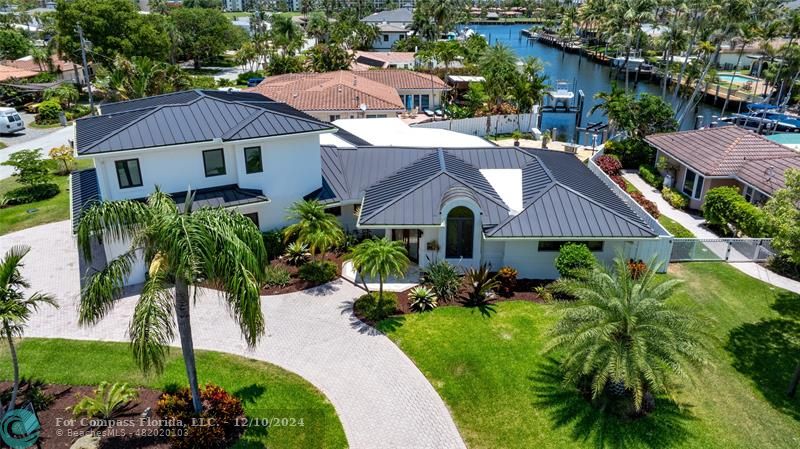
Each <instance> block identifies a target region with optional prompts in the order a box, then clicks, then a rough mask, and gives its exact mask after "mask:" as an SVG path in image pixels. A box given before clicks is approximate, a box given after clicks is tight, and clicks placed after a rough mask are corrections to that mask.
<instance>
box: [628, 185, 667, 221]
mask: <svg viewBox="0 0 800 449" xmlns="http://www.w3.org/2000/svg"><path fill="white" fill-rule="evenodd" d="M630 195H631V198H633V199H634V201H636V202H637V203H639V205H640V206H642V207H643V208H644V210H645V211H647V213H648V214H650V215H652V216H653V218H658V217H660V216H661V212H659V211H658V206H656V203H654V202H652V201H650V200H648V199H647V198H645V197H644V195H642V192H638V191H637V192H631V193H630Z"/></svg>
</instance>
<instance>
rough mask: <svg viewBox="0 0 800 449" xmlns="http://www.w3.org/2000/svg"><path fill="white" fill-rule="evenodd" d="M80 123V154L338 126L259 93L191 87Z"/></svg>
mask: <svg viewBox="0 0 800 449" xmlns="http://www.w3.org/2000/svg"><path fill="white" fill-rule="evenodd" d="M101 111H103V114H102V115H100V116H95V117H87V118H83V119H79V120H77V121H76V130H75V133H76V144H77V145H76V146H77V149H78V154H98V153H107V152H113V151H124V150H134V149H142V148H152V147H161V146H167V145H179V144H186V143H195V142H206V141H211V140H213V139H221V140H223V141H233V140H242V139H252V138H259V137H270V136H278V135H287V134H297V133H306V132H314V131H323V130H328V129H333V126H332V125H330V124H327V123H323V122H320V121H318V120H316V119H314V118H312V117H310V116H308V115H307V114H305V113H302V112H300V111H297V110H295V109H293V108H291V107H289V106H287V105H285V104H283V103H276V102H272V101H271V100H270V99H269V98H267V97H264V96H263V95H260V94H258V93H253V92H221V91H199V90H197V91H186V92H177V93H174V94H167V95H159V96H155V97H148V98H142V99H138V100H132V101H126V102H120V103H111V104H108V105H103V106H102V107H101Z"/></svg>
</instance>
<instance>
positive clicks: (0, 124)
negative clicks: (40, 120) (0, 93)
mask: <svg viewBox="0 0 800 449" xmlns="http://www.w3.org/2000/svg"><path fill="white" fill-rule="evenodd" d="M24 129H25V122H23V121H22V117H20V116H19V114H18V113H17V110H16V109H14V108H0V134H13V133H18V132H20V131H22V130H24Z"/></svg>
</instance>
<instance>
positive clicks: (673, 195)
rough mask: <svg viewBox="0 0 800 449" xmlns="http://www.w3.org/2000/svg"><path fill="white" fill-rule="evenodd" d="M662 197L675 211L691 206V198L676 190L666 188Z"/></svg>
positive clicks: (662, 190)
mask: <svg viewBox="0 0 800 449" xmlns="http://www.w3.org/2000/svg"><path fill="white" fill-rule="evenodd" d="M661 196H662V197H664V200H665V201H666V202H668V203H669V205H670V206H672V207H674V208H675V209H685V208H686V207H688V206H689V197H688V196H686V195H684V194H683V193H681V192H678V191H677V190H675V189H671V188H669V187H664V188H663V189H661Z"/></svg>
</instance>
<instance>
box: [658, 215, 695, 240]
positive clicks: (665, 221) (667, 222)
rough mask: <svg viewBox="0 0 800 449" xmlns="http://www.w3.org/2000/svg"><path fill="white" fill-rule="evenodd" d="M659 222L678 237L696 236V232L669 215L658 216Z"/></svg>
mask: <svg viewBox="0 0 800 449" xmlns="http://www.w3.org/2000/svg"><path fill="white" fill-rule="evenodd" d="M658 222H659V223H660V224H661V226H663V227H664V229H666V230H667V231H669V233H670V234H672V235H674V236H675V237H677V238H681V239H683V238H689V239H691V238H694V237H695V236H694V234H693V233H692V231H690V230H688V229H686V228H684V227H683V225H682V224H680V223H678V222H677V221H675V220H673V219H671V218H669V217H667V216H666V215H662V216H660V217H658Z"/></svg>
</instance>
